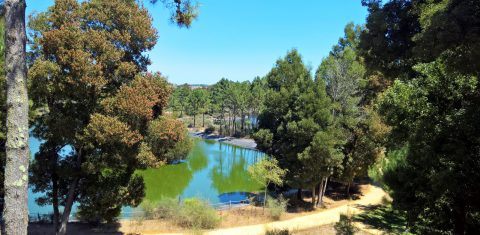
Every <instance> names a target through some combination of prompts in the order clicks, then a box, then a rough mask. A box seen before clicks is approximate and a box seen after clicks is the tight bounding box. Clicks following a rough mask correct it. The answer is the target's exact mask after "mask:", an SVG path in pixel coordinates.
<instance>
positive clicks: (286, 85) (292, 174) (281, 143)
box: [254, 50, 332, 187]
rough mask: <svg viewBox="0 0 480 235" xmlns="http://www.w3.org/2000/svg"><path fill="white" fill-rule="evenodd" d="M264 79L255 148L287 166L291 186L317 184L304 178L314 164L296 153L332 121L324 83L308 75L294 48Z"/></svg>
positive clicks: (308, 72)
mask: <svg viewBox="0 0 480 235" xmlns="http://www.w3.org/2000/svg"><path fill="white" fill-rule="evenodd" d="M266 82H267V84H266V85H267V87H268V89H269V91H268V92H267V95H266V98H265V104H264V109H263V111H262V113H261V115H260V116H259V131H258V132H257V133H256V134H255V135H254V138H255V141H256V142H257V147H258V148H259V149H260V150H262V151H265V152H266V153H268V154H271V155H272V156H273V157H274V158H275V159H277V160H278V162H279V165H280V167H282V168H284V169H288V172H287V175H286V180H287V183H288V184H289V185H290V186H294V187H310V186H313V185H316V184H317V183H318V181H317V182H315V181H314V180H312V179H311V178H305V177H304V176H305V170H304V169H305V168H311V167H316V165H311V164H309V163H308V162H307V161H303V159H302V158H300V157H299V156H300V154H301V153H302V152H304V151H305V150H306V149H307V148H308V147H309V146H312V141H313V139H314V136H315V134H316V133H317V132H325V131H326V129H327V127H328V126H330V125H331V124H332V116H331V113H330V110H331V106H330V105H331V102H330V99H329V98H328V96H327V94H326V91H325V82H324V81H323V80H321V79H317V80H315V81H314V80H313V79H312V78H311V75H310V71H309V69H307V68H306V66H305V65H304V64H303V61H302V59H301V56H300V55H299V53H298V52H297V51H296V50H292V51H290V52H289V53H288V54H287V55H286V56H285V57H284V58H282V59H279V60H278V61H277V63H276V66H275V67H274V68H273V69H272V70H271V71H270V72H269V74H268V75H267V76H266ZM320 144H323V143H320ZM312 171H315V170H312ZM312 171H310V172H312ZM316 175H319V174H315V177H316ZM312 176H313V175H312Z"/></svg>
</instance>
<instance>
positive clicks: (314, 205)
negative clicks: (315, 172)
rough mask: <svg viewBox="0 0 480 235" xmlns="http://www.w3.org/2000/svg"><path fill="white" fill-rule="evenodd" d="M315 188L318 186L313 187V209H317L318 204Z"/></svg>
mask: <svg viewBox="0 0 480 235" xmlns="http://www.w3.org/2000/svg"><path fill="white" fill-rule="evenodd" d="M315 188H316V186H313V187H312V207H313V208H316V207H317V203H316V202H315V197H316V196H317V195H316V193H315Z"/></svg>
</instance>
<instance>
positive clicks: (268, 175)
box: [248, 158, 287, 189]
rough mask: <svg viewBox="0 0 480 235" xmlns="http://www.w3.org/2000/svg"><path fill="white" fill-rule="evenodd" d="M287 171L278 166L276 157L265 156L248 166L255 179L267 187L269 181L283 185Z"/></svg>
mask: <svg viewBox="0 0 480 235" xmlns="http://www.w3.org/2000/svg"><path fill="white" fill-rule="evenodd" d="M286 172H287V171H286V170H283V169H282V168H280V167H279V166H278V161H277V160H276V159H269V158H264V159H262V160H260V161H259V162H257V163H255V164H253V165H251V166H249V167H248V173H249V174H250V175H251V176H252V178H253V179H254V180H256V181H257V182H258V183H260V184H262V185H263V186H265V189H266V187H267V186H268V184H269V183H274V184H276V185H279V186H282V184H283V179H282V178H283V177H284V176H285V173H286Z"/></svg>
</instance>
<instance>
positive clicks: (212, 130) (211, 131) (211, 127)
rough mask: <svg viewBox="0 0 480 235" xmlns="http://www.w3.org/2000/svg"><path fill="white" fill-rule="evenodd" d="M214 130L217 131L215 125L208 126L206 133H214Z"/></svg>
mask: <svg viewBox="0 0 480 235" xmlns="http://www.w3.org/2000/svg"><path fill="white" fill-rule="evenodd" d="M213 132H215V127H214V126H208V127H207V128H205V134H212V133H213Z"/></svg>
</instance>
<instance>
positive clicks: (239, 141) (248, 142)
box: [189, 131, 259, 151]
mask: <svg viewBox="0 0 480 235" xmlns="http://www.w3.org/2000/svg"><path fill="white" fill-rule="evenodd" d="M189 134H190V135H192V136H193V137H198V138H202V139H206V140H215V141H218V142H221V143H226V144H231V145H234V146H237V147H242V148H246V149H250V150H257V151H259V150H258V149H257V143H255V141H254V140H253V139H250V138H236V137H232V136H222V135H216V134H205V132H201V131H199V132H189Z"/></svg>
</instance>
